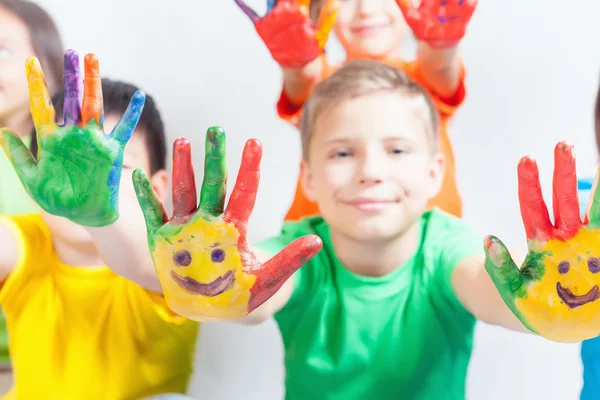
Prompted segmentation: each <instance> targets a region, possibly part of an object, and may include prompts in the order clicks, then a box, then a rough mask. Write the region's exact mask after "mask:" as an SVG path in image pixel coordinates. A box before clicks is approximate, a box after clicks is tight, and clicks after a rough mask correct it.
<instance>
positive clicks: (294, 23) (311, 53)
mask: <svg viewBox="0 0 600 400" xmlns="http://www.w3.org/2000/svg"><path fill="white" fill-rule="evenodd" d="M338 1H339V0H325V4H324V5H323V7H322V8H321V11H320V13H319V19H318V22H317V24H316V25H315V24H314V23H313V22H312V20H311V19H310V15H309V7H310V0H278V1H276V0H267V14H266V15H265V16H264V17H263V18H261V17H259V16H258V14H256V12H254V11H253V10H252V9H251V8H250V7H249V6H248V5H247V4H246V3H244V1H243V0H235V2H236V4H237V5H238V6H239V7H240V8H241V9H242V11H243V12H244V13H245V14H246V15H247V16H248V17H249V18H250V20H251V21H252V22H253V23H254V26H255V28H256V31H257V32H258V34H259V35H260V37H261V39H262V40H263V42H264V43H265V45H266V46H267V48H268V49H269V51H270V52H271V56H272V57H273V59H274V60H275V61H276V62H277V63H278V64H279V65H281V66H282V67H283V68H302V67H304V66H306V65H307V64H308V63H310V62H311V61H313V60H315V59H316V58H317V57H318V56H319V55H320V54H321V53H322V52H323V48H324V47H325V44H326V43H327V39H328V38H329V32H330V31H331V29H332V28H333V24H334V23H335V17H336V14H337V8H338Z"/></svg>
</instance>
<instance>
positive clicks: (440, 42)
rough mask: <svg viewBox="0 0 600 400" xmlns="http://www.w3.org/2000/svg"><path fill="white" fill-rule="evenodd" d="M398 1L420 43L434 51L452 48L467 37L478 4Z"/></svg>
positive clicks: (460, 0)
mask: <svg viewBox="0 0 600 400" xmlns="http://www.w3.org/2000/svg"><path fill="white" fill-rule="evenodd" d="M413 1H414V0H398V5H399V6H400V9H401V10H402V13H403V14H404V18H405V19H406V22H407V23H408V25H409V26H410V28H411V29H412V31H413V33H414V34H415V36H416V37H417V39H418V40H422V41H424V42H426V43H427V44H429V45H430V46H431V47H434V48H450V47H454V46H456V45H457V44H458V42H459V41H460V40H461V39H462V38H463V36H464V35H465V30H466V28H467V24H468V23H469V20H470V19H471V16H472V15H473V11H475V7H476V6H477V0H418V2H419V4H418V6H415V5H414V2H413Z"/></svg>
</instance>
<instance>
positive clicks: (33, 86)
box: [0, 50, 146, 227]
mask: <svg viewBox="0 0 600 400" xmlns="http://www.w3.org/2000/svg"><path fill="white" fill-rule="evenodd" d="M26 70H27V79H28V81H29V95H30V102H31V115H32V117H33V122H34V125H35V130H36V132H37V140H38V147H39V151H38V154H37V161H36V160H35V159H34V157H33V156H32V154H31V152H30V151H29V150H28V149H27V147H26V146H25V145H24V144H23V142H22V141H21V139H20V138H19V137H18V136H17V135H16V134H15V133H13V132H11V131H9V130H7V129H3V130H2V131H1V134H0V144H1V145H2V148H3V149H4V151H5V152H6V154H7V155H8V157H9V159H10V161H11V163H12V165H13V167H14V168H15V170H16V172H17V174H18V176H19V178H20V180H21V182H22V183H23V186H24V187H25V189H26V190H27V192H28V193H29V195H30V196H31V197H32V198H33V199H34V200H35V201H36V202H37V203H38V204H39V206H40V207H41V208H42V209H44V210H45V211H46V212H48V213H50V214H53V215H58V216H62V217H66V218H69V219H70V220H71V221H73V222H76V223H78V224H80V225H86V226H96V227H98V226H106V225H110V224H111V223H113V222H114V221H115V220H117V218H118V217H119V210H118V197H119V183H120V177H121V166H122V161H123V149H124V147H125V145H126V143H127V141H128V140H129V138H130V137H131V134H132V133H133V131H134V129H135V127H136V125H137V122H138V119H139V118H140V115H141V113H142V109H143V107H144V102H145V99H146V96H145V94H144V93H143V92H139V91H138V92H137V93H136V94H135V95H134V97H133V98H132V99H131V103H130V104H129V107H128V109H127V111H126V112H125V114H124V115H123V118H122V119H121V121H119V123H118V124H117V126H116V127H115V129H114V130H113V132H112V133H111V134H109V135H107V134H105V133H104V131H103V129H102V123H103V119H104V117H103V111H102V110H103V104H102V87H101V81H100V74H99V69H98V59H97V58H96V56H95V55H93V54H88V55H87V56H86V57H85V79H84V81H83V100H81V87H82V82H81V78H80V72H79V56H78V55H77V53H76V52H74V51H72V50H69V51H67V52H66V53H65V75H64V77H65V101H64V125H58V124H57V123H56V114H55V110H54V106H53V105H52V101H51V100H50V94H49V92H48V88H47V86H46V82H45V79H44V74H43V72H42V69H41V67H40V64H39V62H38V60H37V59H36V58H33V57H32V58H29V59H28V60H27V63H26Z"/></svg>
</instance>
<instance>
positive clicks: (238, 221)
mask: <svg viewBox="0 0 600 400" xmlns="http://www.w3.org/2000/svg"><path fill="white" fill-rule="evenodd" d="M261 158H262V144H261V143H260V142H259V141H258V140H256V139H250V140H248V141H247V142H246V145H245V146H244V152H243V153H242V163H241V165H240V170H239V172H238V176H237V180H236V182H235V187H234V188H233V191H232V192H231V197H230V199H229V204H228V205H227V209H226V210H225V215H224V219H225V221H227V222H231V223H233V224H234V225H235V226H236V227H237V228H238V230H239V231H240V233H241V234H242V235H245V232H246V225H247V222H248V219H249V218H250V215H251V214H252V210H253V209H254V202H255V201H256V192H257V191H258V183H259V180H260V160H261Z"/></svg>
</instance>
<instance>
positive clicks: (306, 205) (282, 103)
mask: <svg viewBox="0 0 600 400" xmlns="http://www.w3.org/2000/svg"><path fill="white" fill-rule="evenodd" d="M387 64H389V65H392V66H394V67H396V68H398V69H401V70H403V71H404V72H406V74H407V75H408V76H409V77H410V78H411V79H412V80H413V81H415V82H417V83H419V84H421V85H422V86H423V87H424V88H425V90H427V92H428V93H429V95H430V96H431V98H432V99H433V102H434V104H435V106H436V107H437V109H438V111H439V113H440V132H439V136H438V148H439V151H440V152H441V153H442V154H444V157H445V159H446V172H445V175H444V181H443V182H442V187H441V189H440V191H439V193H438V194H437V195H436V196H435V197H433V198H432V199H431V200H430V201H429V207H430V208H433V207H438V208H440V209H442V210H444V211H446V212H448V213H450V214H453V215H456V216H457V217H461V216H462V200H461V198H460V195H459V194H458V188H457V186H456V170H455V165H454V153H453V151H452V144H451V143H450V137H449V136H448V131H447V127H448V121H449V120H450V118H451V117H452V115H453V114H454V112H455V111H456V109H457V108H458V107H459V106H460V105H461V104H462V102H463V100H464V98H465V93H466V91H465V84H464V80H465V79H464V77H465V73H464V68H462V69H461V75H460V83H459V85H458V87H457V89H456V92H455V93H454V94H453V95H452V96H449V97H441V96H439V95H438V94H436V93H435V92H433V91H432V90H431V89H430V88H428V87H427V85H426V84H425V81H424V79H423V78H422V76H421V74H420V70H419V68H418V66H417V63H416V62H405V61H402V60H399V59H395V60H389V61H388V62H387ZM338 68H339V66H331V65H329V64H327V62H326V61H325V62H324V68H323V74H322V77H321V78H322V79H326V78H328V77H329V76H331V74H333V73H334V72H335V71H336V70H337V69H338ZM302 106H303V104H293V103H292V102H290V100H289V99H288V97H287V95H286V94H285V92H284V91H283V90H282V91H281V96H280V97H279V101H278V102H277V113H278V114H279V117H280V118H282V119H284V120H286V121H288V122H291V123H292V124H294V125H295V126H296V127H299V124H300V117H301V116H302ZM315 214H319V208H318V206H317V204H316V203H313V202H311V201H310V200H308V199H307V198H306V197H305V196H304V193H303V191H302V186H301V185H300V180H298V184H297V186H296V195H295V197H294V202H293V203H292V206H291V207H290V209H289V211H288V213H287V215H286V217H285V220H286V221H295V220H299V219H302V218H304V217H308V216H311V215H315Z"/></svg>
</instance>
